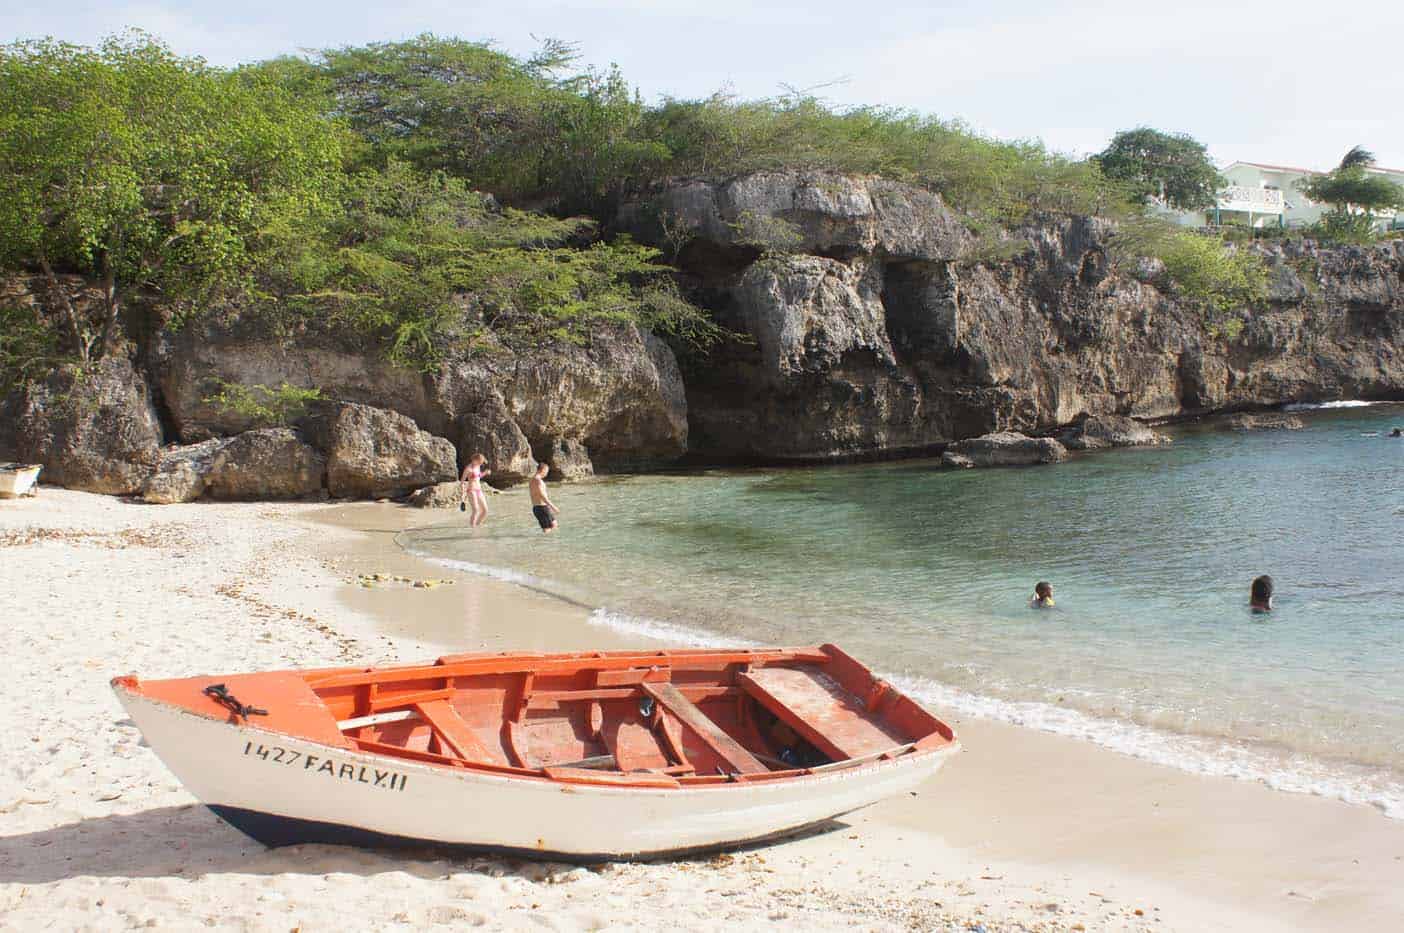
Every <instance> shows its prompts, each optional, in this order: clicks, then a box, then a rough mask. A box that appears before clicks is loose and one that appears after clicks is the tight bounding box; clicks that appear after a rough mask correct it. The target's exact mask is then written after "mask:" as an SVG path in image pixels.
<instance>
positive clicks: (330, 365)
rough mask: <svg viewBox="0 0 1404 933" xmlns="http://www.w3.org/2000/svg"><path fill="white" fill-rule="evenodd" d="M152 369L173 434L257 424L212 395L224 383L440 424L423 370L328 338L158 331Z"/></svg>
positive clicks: (225, 432) (440, 429)
mask: <svg viewBox="0 0 1404 933" xmlns="http://www.w3.org/2000/svg"><path fill="white" fill-rule="evenodd" d="M157 356H158V359H157V362H156V366H155V369H156V372H157V376H158V380H157V381H158V383H159V386H160V389H161V393H162V397H163V399H164V401H165V404H166V409H167V410H168V411H169V412H170V415H171V420H172V421H174V422H175V427H176V430H177V431H178V432H179V434H180V439H181V440H182V441H184V442H185V443H195V442H197V441H202V440H206V439H208V438H211V437H227V436H232V435H235V434H239V433H241V432H243V431H248V430H251V429H253V428H257V427H260V426H261V424H260V422H258V421H257V420H256V419H254V418H253V417H251V416H250V415H249V414H247V413H241V412H240V411H238V410H236V409H235V408H232V407H230V406H226V405H222V404H220V403H218V402H217V401H214V399H215V398H216V397H217V396H218V395H219V394H220V391H221V388H222V386H223V385H225V384H232V385H236V386H243V387H245V388H250V389H252V388H253V387H255V386H263V387H266V388H269V389H277V388H279V387H280V386H282V385H284V384H287V385H290V386H293V387H296V388H299V389H319V390H321V392H322V395H323V397H324V398H328V399H336V400H338V401H345V402H359V403H363V404H366V405H374V406H376V407H379V408H388V409H390V410H392V411H398V412H400V413H401V414H405V415H408V416H409V417H410V418H413V419H414V420H415V422H416V423H418V424H419V426H420V427H421V428H424V429H425V430H429V431H433V432H434V433H436V434H442V433H444V428H445V426H446V424H445V422H444V420H443V418H442V413H441V412H440V410H439V408H438V407H437V406H436V405H435V404H434V402H433V398H432V387H431V386H430V384H429V383H428V382H427V381H426V379H425V377H424V375H423V374H422V373H419V372H415V371H413V370H408V369H402V368H399V367H396V366H392V365H390V364H389V363H387V362H385V361H384V360H382V359H381V358H380V357H379V356H377V355H376V354H375V353H374V352H352V351H349V350H347V349H345V348H341V347H338V346H335V345H333V344H332V343H330V342H320V343H319V342H317V341H307V342H297V343H293V342H284V341H278V340H274V339H271V338H267V337H261V336H256V335H248V334H244V333H241V332H239V331H238V330H236V329H229V328H224V327H220V326H217V325H210V326H208V327H204V328H195V327H190V328H186V329H184V330H182V331H180V332H179V333H176V334H174V335H168V336H167V337H165V338H164V339H163V340H162V341H161V343H160V345H159V347H158V353H157Z"/></svg>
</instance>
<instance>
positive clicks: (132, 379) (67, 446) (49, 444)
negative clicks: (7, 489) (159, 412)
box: [14, 357, 162, 495]
mask: <svg viewBox="0 0 1404 933" xmlns="http://www.w3.org/2000/svg"><path fill="white" fill-rule="evenodd" d="M16 407H17V408H18V409H19V412H18V418H17V419H16V423H15V427H14V432H15V438H14V447H15V455H16V457H17V458H18V459H19V460H21V461H24V462H27V463H39V464H42V465H43V467H44V473H43V476H44V481H45V482H46V483H51V484H53V485H56V486H67V487H68V488H70V489H82V490H85V491H87V492H98V493H108V494H115V495H130V494H132V493H135V492H138V491H140V490H141V487H142V483H143V482H144V481H145V479H146V477H147V476H149V475H150V474H151V473H152V472H153V470H154V469H155V465H156V461H157V459H158V457H159V453H160V448H161V441H162V436H161V424H160V421H159V420H158V418H157V416H156V409H155V407H154V406H153V405H152V402H151V393H150V391H149V390H148V389H147V387H146V383H145V382H144V381H143V380H142V378H141V377H140V376H139V375H138V374H137V372H136V370H135V369H133V367H132V364H131V362H130V361H128V360H127V359H126V358H125V357H109V358H107V359H104V360H101V361H99V362H97V363H95V364H92V365H91V366H89V367H88V368H86V369H80V368H78V367H76V366H69V367H64V368H61V369H57V370H55V371H54V372H52V373H50V375H49V376H48V378H47V379H45V380H44V381H43V382H40V383H36V384H33V385H31V386H29V388H28V390H27V391H25V392H24V393H22V397H21V399H20V400H19V402H18V404H17V405H16Z"/></svg>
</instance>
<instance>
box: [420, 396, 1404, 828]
mask: <svg viewBox="0 0 1404 933" xmlns="http://www.w3.org/2000/svg"><path fill="white" fill-rule="evenodd" d="M1303 417H1305V418H1306V419H1307V421H1308V427H1307V428H1306V429H1305V430H1302V431H1293V432H1260V433H1250V434H1234V433H1228V432H1219V431H1210V430H1184V431H1181V432H1180V433H1179V434H1178V436H1177V439H1176V442H1175V443H1174V444H1173V445H1171V446H1169V447H1161V448H1151V449H1139V450H1118V451H1110V452H1102V453H1097V454H1091V455H1085V456H1081V457H1078V458H1076V459H1074V460H1072V461H1071V462H1068V463H1066V464H1061V465H1057V466H1051V467H1040V468H1032V469H1005V470H975V471H942V470H938V469H935V468H934V465H933V464H932V463H930V462H906V463H900V464H878V465H863V466H851V467H830V468H816V469H783V470H757V471H727V472H707V473H701V474H690V475H686V476H639V477H625V478H615V479H610V480H605V481H601V482H597V483H592V484H588V485H582V486H575V487H563V488H558V489H556V490H555V491H554V493H553V496H554V498H555V499H556V500H557V503H558V504H559V505H560V506H561V507H562V509H563V515H562V517H561V530H560V533H559V534H556V535H553V536H550V537H547V536H543V535H541V534H539V532H537V530H536V526H535V524H534V523H533V521H532V519H531V516H530V514H529V513H528V512H527V511H526V503H525V498H524V497H513V498H508V497H502V498H499V499H498V500H497V504H498V508H497V510H496V512H495V513H494V515H493V516H492V518H491V519H490V521H489V523H488V524H487V525H486V526H485V527H484V528H483V529H481V530H480V531H478V532H470V531H469V530H468V529H467V528H466V527H465V526H463V525H461V524H457V523H450V524H447V525H441V526H437V527H434V528H429V529H424V530H420V531H417V532H412V533H409V534H407V535H406V536H404V537H403V539H402V541H403V543H404V544H405V545H406V546H407V547H409V548H410V549H411V550H414V551H416V552H419V553H423V554H426V555H430V556H433V557H436V558H439V559H444V560H450V561H453V562H455V563H456V564H457V565H458V566H462V567H466V568H468V569H473V570H478V571H481V572H488V573H494V574H497V575H499V576H505V577H507V578H509V579H520V580H523V581H527V580H529V581H530V582H532V583H533V584H534V585H536V586H541V587H545V588H547V589H550V590H554V591H557V592H559V593H561V594H563V595H568V596H570V597H572V598H575V599H579V600H582V601H585V602H586V603H587V604H589V605H591V606H596V607H599V608H598V610H597V611H596V612H595V614H594V616H593V617H592V618H593V620H594V621H595V622H597V623H599V624H606V625H613V626H615V627H618V628H621V629H626V630H632V631H636V632H640V633H651V634H666V635H670V636H672V637H674V638H677V637H683V638H685V639H687V640H692V641H698V642H702V643H715V642H736V641H748V642H762V643H764V642H770V643H789V644H794V643H814V642H823V641H834V642H836V643H839V644H841V645H843V646H844V647H845V649H847V650H849V651H850V652H852V653H854V654H856V655H857V656H859V657H861V658H863V659H864V660H865V661H867V662H868V663H869V664H870V665H872V666H873V667H875V668H878V669H880V670H882V671H883V672H885V673H887V674H888V675H890V676H893V677H895V678H897V679H899V680H900V682H901V683H903V685H904V686H905V687H907V688H908V689H911V690H913V691H914V692H916V693H918V694H920V695H921V696H922V697H923V698H924V699H926V700H927V701H929V702H931V703H933V704H934V705H936V706H937V707H939V708H945V709H951V708H955V709H958V710H962V711H964V712H967V713H974V714H979V715H985V716H992V717H997V718H1003V719H1007V720H1010V721H1015V722H1021V723H1025V724H1028V725H1032V726H1035V727H1039V728H1044V729H1049V730H1053V731H1059V732H1065V733H1070V734H1076V735H1080V736H1083V737H1085V738H1088V739H1091V740H1093V741H1098V742H1101V743H1102V744H1106V745H1109V746H1112V747H1115V748H1119V749H1121V750H1123V751H1126V752H1128V753H1131V754H1135V755H1139V756H1142V757H1147V758H1152V759H1155V760H1160V761H1165V762H1167V763H1171V764H1175V765H1178V766H1181V767H1185V768H1190V769H1193V770H1198V771H1206V772H1211V773H1226V774H1235V775H1239V776H1242V777H1247V778H1253V779H1260V780H1265V781H1268V782H1270V783H1272V784H1274V785H1276V786H1281V787H1283V788H1285V789H1294V790H1302V791H1308V792H1314V793H1324V794H1330V795H1333V796H1339V797H1343V798H1346V799H1351V800H1358V801H1362V802H1369V803H1373V804H1375V805H1377V806H1379V807H1381V808H1382V809H1384V810H1386V811H1387V812H1391V813H1393V814H1395V815H1404V573H1402V572H1401V571H1402V570H1404V441H1400V440H1393V439H1389V438H1385V437H1383V436H1373V437H1372V436H1364V435H1366V434H1368V433H1370V432H1381V433H1384V432H1387V431H1388V429H1389V428H1390V427H1391V426H1393V425H1395V424H1404V407H1401V406H1370V407H1358V408H1348V409H1338V410H1329V411H1317V412H1309V413H1303ZM512 506H517V507H518V508H516V509H513V508H512ZM517 513H520V514H517ZM1260 573H1270V574H1272V575H1273V577H1274V578H1275V580H1276V583H1277V600H1276V605H1277V609H1276V611H1274V612H1273V613H1271V614H1270V615H1253V614H1251V613H1249V611H1248V609H1247V595H1248V584H1249V581H1250V580H1251V579H1252V578H1253V577H1254V576H1256V575H1257V574H1260ZM1040 579H1046V580H1050V581H1052V583H1053V584H1054V587H1055V596H1056V601H1057V607H1056V608H1055V609H1053V610H1049V611H1037V610H1032V609H1029V608H1028V600H1029V597H1030V595H1031V593H1032V589H1033V584H1034V582H1035V581H1037V580H1040Z"/></svg>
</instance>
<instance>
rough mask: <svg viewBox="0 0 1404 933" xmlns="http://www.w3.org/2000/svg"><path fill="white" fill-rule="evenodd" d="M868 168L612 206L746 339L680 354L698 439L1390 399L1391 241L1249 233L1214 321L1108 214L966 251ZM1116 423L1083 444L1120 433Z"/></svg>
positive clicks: (770, 451) (849, 453) (1118, 438)
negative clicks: (1259, 240) (1254, 281)
mask: <svg viewBox="0 0 1404 933" xmlns="http://www.w3.org/2000/svg"><path fill="white" fill-rule="evenodd" d="M878 187H879V188H881V189H882V191H881V196H880V197H879V195H878V194H877V193H875V192H876V191H877V189H876V188H875V187H874V185H873V183H872V182H870V181H867V180H863V179H846V180H843V181H839V180H837V179H832V178H824V177H821V176H807V175H803V174H798V173H760V174H757V175H753V176H746V177H743V178H738V179H733V180H731V181H729V182H726V183H721V184H712V183H707V182H702V181H696V180H688V181H680V182H678V183H677V184H675V185H673V186H671V187H667V188H665V189H663V190H661V191H659V192H656V193H654V194H653V195H652V196H651V197H649V198H644V199H641V200H640V201H639V202H637V203H635V204H633V205H629V206H626V209H625V210H624V212H623V213H622V215H621V217H622V220H621V224H622V225H623V226H624V227H626V228H627V229H630V230H631V231H633V232H634V233H635V234H636V235H638V236H640V237H641V238H642V239H644V240H646V241H648V242H651V243H653V244H655V245H658V246H660V247H661V248H663V249H665V250H667V251H670V252H676V255H677V257H678V263H679V265H680V267H681V268H682V269H683V271H684V272H685V273H686V275H687V276H688V277H689V278H688V281H689V282H690V285H691V293H692V294H693V295H694V297H695V298H696V299H697V300H698V301H699V302H700V303H702V304H704V305H705V306H707V307H708V308H710V309H711V310H712V311H713V313H714V314H715V316H716V317H717V319H718V320H719V321H720V322H721V323H722V324H724V325H725V326H727V327H729V328H731V329H732V330H734V331H736V332H738V333H740V334H743V335H745V337H746V338H747V339H746V340H744V341H737V342H734V343H731V344H728V345H725V346H723V347H720V348H717V349H716V350H714V351H713V352H712V354H711V355H710V356H709V357H706V358H703V359H696V358H684V359H683V361H682V363H683V369H684V374H685V378H686V382H687V386H688V409H689V417H690V421H691V429H692V434H691V439H690V446H691V449H692V451H693V452H694V453H696V454H699V455H701V456H703V457H707V456H716V457H740V458H745V459H763V460H768V459H778V460H814V459H830V458H839V457H871V456H891V455H893V454H901V453H919V452H923V451H925V450H927V449H931V448H935V447H939V446H943V445H945V444H946V443H949V442H950V441H953V440H958V439H961V438H967V437H974V436H978V435H983V434H987V433H992V432H1000V431H1016V432H1022V433H1025V434H1031V435H1032V434H1050V433H1053V432H1055V431H1057V430H1058V429H1059V428H1060V427H1063V426H1066V425H1069V424H1071V423H1073V422H1075V421H1076V420H1078V419H1079V418H1082V417H1084V416H1094V417H1101V416H1113V415H1114V416H1119V417H1129V418H1135V419H1143V420H1145V419H1157V418H1167V417H1174V416H1179V415H1185V414H1199V413H1205V412H1210V411H1215V410H1219V409H1222V408H1226V407H1227V408H1257V407H1267V406H1272V405H1276V404H1280V403H1281V402H1283V401H1325V400H1331V399H1340V398H1352V397H1355V398H1400V397H1404V244H1402V243H1399V242H1389V243H1384V244H1379V245H1376V246H1373V247H1369V248H1346V249H1318V248H1317V247H1315V246H1313V245H1311V244H1309V243H1302V242H1300V241H1293V242H1288V243H1284V244H1278V245H1273V246H1271V247H1262V246H1252V247H1244V248H1247V249H1253V250H1256V251H1257V252H1259V253H1261V254H1262V256H1263V258H1264V261H1265V262H1266V264H1267V266H1268V270H1269V288H1268V297H1267V300H1266V301H1265V302H1264V303H1263V305H1262V306H1260V307H1254V308H1248V309H1243V326H1242V331H1241V333H1240V334H1238V335H1236V336H1227V335H1226V334H1228V333H1231V332H1230V331H1222V330H1219V329H1215V328H1213V327H1210V326H1209V325H1208V323H1207V322H1206V319H1205V317H1204V315H1203V313H1202V311H1201V310H1200V309H1199V307H1198V306H1197V305H1195V304H1194V303H1193V302H1191V301H1187V300H1184V299H1182V298H1180V297H1178V296H1177V295H1176V294H1175V293H1174V291H1173V288H1171V287H1170V286H1169V285H1168V284H1167V281H1166V278H1165V270H1164V267H1163V265H1161V264H1158V263H1155V262H1137V263H1134V264H1133V267H1131V268H1121V267H1119V266H1118V265H1117V263H1116V262H1115V261H1114V260H1113V258H1112V256H1111V253H1110V251H1109V248H1108V246H1109V242H1110V238H1111V237H1113V236H1115V230H1114V228H1113V227H1112V226H1110V225H1109V224H1108V223H1106V222H1104V221H1101V220H1097V219H1093V218H1067V219H1056V220H1049V221H1046V222H1042V223H1040V224H1037V225H1034V226H1030V227H1028V228H1027V229H1022V230H1018V231H1013V233H1014V235H1016V236H1017V237H1019V238H1021V239H1022V240H1024V241H1025V242H1026V243H1027V244H1028V249H1027V251H1026V252H1025V253H1023V254H1022V255H1020V256H1018V257H1017V258H1015V259H1012V260H998V261H989V262H977V261H974V259H973V258H971V256H972V254H970V253H964V254H963V253H962V250H964V249H965V248H966V247H967V246H968V237H966V236H965V235H964V234H963V233H960V234H957V233H954V232H952V231H955V230H957V229H958V228H959V227H960V226H961V225H960V223H959V218H957V217H955V216H954V215H952V214H951V213H950V212H949V211H948V210H946V209H945V208H944V206H942V205H941V204H940V203H939V201H938V200H933V199H931V198H930V197H928V196H925V195H923V194H921V193H920V192H916V191H914V190H913V189H905V190H904V186H901V185H897V184H895V183H883V184H882V185H880V186H878ZM884 199H885V200H884ZM894 204H900V205H902V206H903V209H902V210H895V209H891V207H890V206H891V205H894ZM884 205H887V206H884ZM745 215H749V216H763V217H767V218H776V219H779V220H783V221H785V222H786V223H788V224H790V225H791V227H792V232H796V236H797V239H796V240H795V241H794V242H792V243H790V244H789V245H788V246H787V247H785V248H786V249H789V250H797V251H798V255H784V256H777V255H773V254H771V255H762V251H761V249H759V248H758V247H757V246H756V245H755V244H754V243H752V242H750V241H748V240H747V239H746V237H745V235H744V230H743V228H744V227H745V224H743V223H742V222H741V221H742V218H743V216H745ZM662 218H667V219H668V221H669V224H668V225H667V226H666V228H665V225H664V223H663V222H662ZM739 231H740V232H739ZM806 254H807V255H806ZM1113 434H1114V435H1115V436H1114V437H1112V436H1108V437H1105V438H1100V439H1098V438H1094V439H1091V440H1090V441H1089V443H1091V444H1094V445H1095V444H1099V443H1101V442H1102V441H1105V442H1107V443H1113V444H1115V443H1122V442H1126V441H1127V440H1128V439H1129V438H1128V437H1127V436H1123V435H1124V432H1122V433H1118V432H1113ZM1144 441H1145V438H1144V436H1143V437H1142V439H1141V440H1140V441H1138V442H1144ZM593 449H594V448H593V446H592V447H591V450H592V451H593Z"/></svg>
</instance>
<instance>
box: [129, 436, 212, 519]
mask: <svg viewBox="0 0 1404 933" xmlns="http://www.w3.org/2000/svg"><path fill="white" fill-rule="evenodd" d="M226 443H227V441H225V440H223V439H218V438H212V439H210V440H208V441H202V442H200V443H198V444H190V445H187V446H185V447H168V448H166V449H165V450H163V451H161V457H160V460H159V461H157V464H156V472H154V473H152V474H151V475H150V476H148V477H147V478H146V481H145V482H144V483H143V484H142V487H141V497H142V499H144V500H146V501H147V502H150V503H153V504H155V505H170V504H172V503H177V502H194V501H195V500H196V499H198V498H200V497H201V496H202V495H204V493H205V477H206V475H208V474H209V472H210V467H211V465H212V463H213V460H214V455H215V454H216V453H218V452H219V450H220V449H221V448H222V447H224V446H225V444H226Z"/></svg>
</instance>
